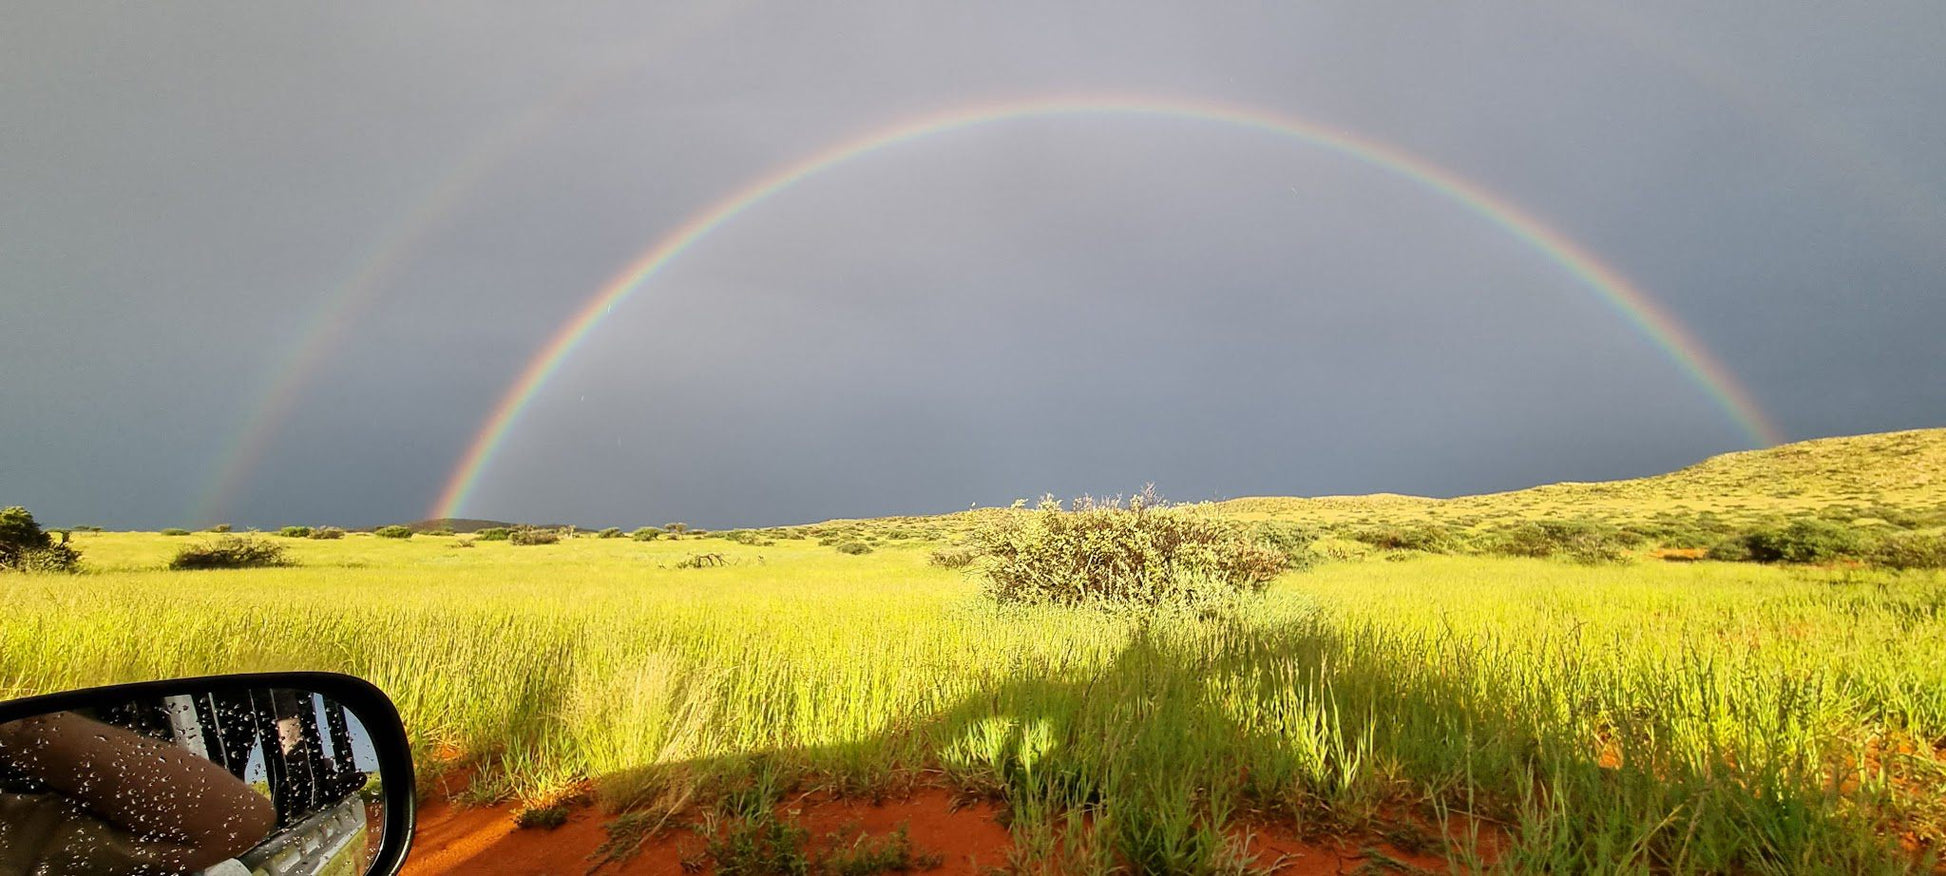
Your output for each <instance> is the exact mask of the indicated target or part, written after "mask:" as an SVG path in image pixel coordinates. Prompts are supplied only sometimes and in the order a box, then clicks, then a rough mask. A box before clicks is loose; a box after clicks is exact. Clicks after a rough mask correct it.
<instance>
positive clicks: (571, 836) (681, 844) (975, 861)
mask: <svg viewBox="0 0 1946 876" xmlns="http://www.w3.org/2000/svg"><path fill="white" fill-rule="evenodd" d="M954 804H955V801H954V800H953V798H952V797H951V796H950V795H949V794H948V793H947V792H945V791H941V790H937V789H929V790H920V791H917V792H915V793H914V794H913V795H912V796H910V797H907V798H905V799H903V800H890V801H886V802H883V803H880V804H873V803H870V802H867V801H862V800H833V799H817V800H808V799H807V800H803V801H799V802H797V803H795V804H786V805H785V806H784V808H783V810H782V811H781V812H780V814H781V815H783V816H784V817H785V818H787V819H790V820H793V821H796V822H798V823H800V824H802V825H803V826H805V827H806V828H808V829H809V830H810V832H811V835H812V836H813V837H814V838H821V837H824V836H825V835H827V834H829V833H831V832H833V831H839V830H844V829H862V830H863V831H864V832H865V833H867V834H869V835H871V836H874V837H879V836H883V835H885V834H888V833H890V832H892V831H893V830H895V829H897V828H898V826H899V825H901V824H903V825H905V826H906V829H907V832H908V834H909V836H910V837H911V839H912V844H913V846H914V848H915V849H916V850H918V851H921V852H932V853H937V854H939V855H942V856H943V857H944V859H945V861H944V863H943V864H942V865H941V866H940V867H939V868H938V869H935V870H931V871H928V872H930V873H937V874H942V876H945V874H983V873H989V872H995V871H996V870H1003V869H1004V868H1005V866H1006V864H1007V856H1008V852H1009V850H1010V849H1011V847H1012V842H1011V840H1010V839H1009V837H1008V835H1007V830H1006V829H1005V828H1003V827H1001V826H1000V824H999V823H998V822H997V821H996V820H995V814H996V810H995V808H994V807H993V806H992V805H991V804H987V803H973V804H966V803H964V802H961V803H960V805H958V806H957V808H956V807H955V805H954ZM606 820H607V816H605V815H603V814H602V813H601V811H600V810H599V809H596V808H593V807H580V808H577V809H575V810H574V811H573V813H572V814H571V815H570V816H569V818H568V822H567V823H566V824H564V825H562V826H560V827H558V828H554V829H552V830H546V829H528V830H522V829H519V828H516V827H515V826H514V822H513V813H512V809H511V808H510V807H507V806H490V807H471V808H469V807H459V806H453V805H451V804H449V803H445V802H433V803H430V804H428V805H427V806H425V807H423V808H422V809H421V811H420V813H419V831H418V834H417V836H416V837H415V839H414V841H413V849H412V856H411V858H410V860H409V861H408V862H407V863H406V868H405V872H406V874H407V876H440V874H483V876H495V874H538V876H584V874H587V873H588V869H589V867H590V866H591V865H592V864H593V862H592V861H591V860H590V859H589V855H590V854H591V853H593V852H594V850H595V848H596V847H597V846H599V845H601V843H602V841H603V840H605V839H606V838H607V833H606V831H604V830H603V828H602V825H603V823H604V822H605V821H606ZM1239 833H1240V835H1246V833H1245V832H1244V831H1240V832H1239ZM1247 838H1248V849H1249V852H1250V853H1251V854H1252V855H1254V856H1255V860H1256V863H1257V865H1258V866H1261V867H1265V868H1267V869H1270V870H1271V871H1272V872H1275V873H1280V874H1289V876H1317V874H1339V873H1350V872H1353V871H1355V870H1358V869H1359V867H1360V866H1361V865H1364V864H1367V863H1377V861H1375V859H1374V857H1373V855H1372V854H1371V852H1372V851H1373V850H1376V851H1377V852H1378V853H1379V854H1381V855H1383V856H1384V857H1386V858H1389V859H1391V860H1393V861H1398V862H1401V863H1404V864H1407V865H1410V866H1412V867H1417V868H1420V869H1421V870H1423V871H1425V872H1429V873H1445V872H1448V870H1449V867H1448V864H1447V861H1446V860H1445V859H1444V858H1442V857H1439V856H1437V855H1428V854H1413V853H1409V852H1405V851H1403V850H1400V849H1398V848H1397V847H1395V846H1392V845H1391V844H1389V843H1386V842H1384V841H1383V840H1381V839H1379V838H1378V837H1362V838H1360V837H1344V838H1334V839H1329V840H1325V841H1322V842H1317V841H1306V840H1302V839H1299V838H1297V837H1296V836H1294V835H1292V834H1291V833H1290V832H1289V831H1287V830H1279V829H1278V828H1277V827H1276V826H1265V825H1259V826H1253V827H1250V828H1248V829H1247ZM1494 839H1497V837H1489V836H1484V835H1483V836H1482V838H1481V842H1482V845H1483V846H1485V847H1486V848H1484V849H1483V851H1484V852H1487V853H1489V854H1490V851H1491V846H1492V844H1493V842H1492V841H1493V840H1494ZM702 845H703V840H702V838H701V837H699V836H697V835H696V834H695V833H694V832H693V831H690V830H687V829H675V830H665V831H664V832H663V833H662V835H661V836H659V837H657V838H655V839H653V840H651V841H649V842H648V843H646V844H644V845H643V847H642V849H641V851H640V853H639V854H637V855H636V856H635V857H633V858H632V859H630V860H628V861H627V862H626V863H622V864H614V863H609V864H605V865H603V866H602V867H600V869H599V870H597V871H595V872H596V873H598V874H616V876H641V874H658V876H662V874H667V876H674V874H681V873H683V869H682V860H683V859H684V858H685V857H689V856H693V855H695V853H696V852H697V851H699V850H700V849H701V847H702Z"/></svg>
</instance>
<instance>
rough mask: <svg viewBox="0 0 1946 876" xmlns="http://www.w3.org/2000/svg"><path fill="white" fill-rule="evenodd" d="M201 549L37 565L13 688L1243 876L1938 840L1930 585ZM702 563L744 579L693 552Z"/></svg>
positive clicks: (1436, 567)
mask: <svg viewBox="0 0 1946 876" xmlns="http://www.w3.org/2000/svg"><path fill="white" fill-rule="evenodd" d="M191 538H193V536H192V537H191ZM182 540H183V539H181V538H165V537H161V536H152V535H139V534H101V535H83V536H80V537H79V545H80V547H81V548H82V549H83V550H84V551H85V559H86V562H87V564H88V565H89V566H90V567H91V568H92V569H94V570H95V571H93V572H91V573H89V574H85V575H82V576H78V577H56V576H10V577H7V578H5V579H4V584H5V586H6V587H7V591H6V602H7V610H6V612H5V613H4V614H0V696H9V695H21V694H26V693H32V692H37V691H44V690H51V689H58V688H68V687H77V686H83V685H89V684H98V683H107V682H115V681H127V680H136V679H144V678H154V677H160V676H175V675H191V674H201V673H209V672H228V671H244V670H272V669H329V670H337V671H344V672H351V673H354V674H357V675H361V676H364V677H367V678H370V679H372V680H373V681H375V682H376V683H378V684H379V685H380V686H381V687H383V688H384V689H385V690H387V691H388V692H390V693H391V694H392V696H393V697H394V699H395V700H396V701H397V702H398V704H399V707H400V709H401V711H402V712H403V714H404V715H405V717H406V720H407V723H408V726H409V729H410V731H411V733H412V734H413V736H414V739H415V744H416V745H417V746H418V747H419V748H420V750H421V752H422V754H424V755H425V756H426V758H427V760H428V762H431V760H432V759H433V756H434V753H435V752H437V753H440V754H441V755H450V754H453V753H459V754H461V755H462V756H464V757H467V758H470V759H473V760H474V761H476V762H477V763H479V764H481V765H482V769H481V771H480V773H479V778H478V780H477V786H478V787H477V791H478V795H479V796H483V797H491V796H497V795H509V796H515V797H521V798H525V799H528V800H536V801H538V800H545V799H548V798H550V797H553V796H558V795H560V794H562V793H564V792H565V791H568V790H570V789H573V788H578V787H581V786H582V785H583V783H592V786H593V787H594V788H595V790H596V791H597V793H598V794H599V796H600V798H601V800H602V802H603V803H604V804H606V805H608V806H610V807H616V808H623V807H628V806H632V805H641V804H646V803H649V802H653V801H655V800H658V799H661V800H663V801H664V802H665V803H666V802H668V800H669V799H672V798H674V799H681V798H684V797H689V798H693V799H697V800H705V799H708V798H710V797H711V795H713V794H719V793H721V792H722V791H723V790H724V789H726V788H733V787H740V786H742V785H741V784H740V783H745V782H747V781H748V779H749V777H751V776H753V775H757V774H758V773H759V772H761V773H762V774H764V775H776V774H778V773H779V772H781V773H783V774H786V775H788V776H790V777H791V779H792V780H793V781H797V782H802V783H812V784H824V785H828V786H830V787H832V788H835V789H839V790H848V791H866V790H870V789H873V788H882V787H887V786H894V785H897V784H900V783H908V782H917V781H923V782H944V783H948V784H952V785H955V786H958V787H964V788H967V789H971V790H973V791H976V792H982V793H991V794H994V795H997V796H998V797H1000V798H1002V799H1004V800H1005V802H1006V803H1007V804H1008V806H1009V808H1010V809H1011V810H1012V812H1013V814H1014V819H1013V826H1014V831H1015V834H1016V836H1017V838H1018V839H1019V841H1020V845H1021V848H1022V849H1023V852H1024V853H1025V854H1026V855H1027V856H1028V857H1029V858H1030V859H1033V860H1038V861H1039V862H1041V866H1046V867H1049V868H1055V869H1060V868H1068V869H1084V870H1085V869H1098V868H1101V867H1105V866H1108V865H1110V864H1112V863H1115V862H1121V863H1123V864H1127V865H1130V866H1135V867H1138V868H1148V869H1150V870H1156V871H1172V870H1198V869H1202V870H1211V869H1217V868H1218V867H1219V865H1222V864H1223V863H1224V862H1225V861H1230V862H1232V863H1233V859H1234V852H1235V849H1234V848H1233V842H1232V840H1231V831H1228V830H1226V829H1225V826H1226V823H1227V824H1229V825H1230V826H1235V825H1236V824H1240V823H1243V822H1244V821H1246V820H1250V819H1260V820H1261V819H1269V820H1275V821H1277V822H1279V823H1283V824H1287V825H1290V824H1295V825H1299V826H1302V827H1303V828H1304V829H1307V830H1340V829H1346V828H1359V827H1361V826H1365V825H1370V824H1376V823H1380V822H1383V821H1385V820H1388V819H1395V818H1397V817H1400V816H1401V815H1402V814H1409V813H1416V814H1421V815H1430V814H1434V813H1438V812H1441V811H1461V812H1466V813H1470V814H1473V815H1476V816H1479V817H1481V818H1484V819H1488V820H1487V821H1484V822H1482V823H1483V824H1486V825H1488V826H1489V829H1493V830H1502V829H1504V830H1507V831H1510V832H1511V833H1512V834H1513V835H1514V842H1513V843H1512V845H1511V847H1510V849H1509V851H1507V852H1506V853H1505V855H1504V856H1503V857H1502V858H1501V863H1502V865H1503V866H1505V867H1507V868H1509V869H1519V870H1527V871H1555V872H1565V871H1582V870H1604V871H1618V870H1675V871H1721V870H1738V869H1743V870H1756V871H1768V872H1779V873H1785V872H1815V871H1830V872H1870V871H1898V870H1902V869H1906V868H1907V867H1910V866H1914V861H1915V859H1914V858H1912V857H1910V856H1909V855H1908V854H1907V852H1906V851H1904V850H1902V849H1901V847H1900V842H1901V841H1902V840H1903V841H1906V842H1908V843H1917V844H1919V845H1920V846H1924V845H1925V844H1926V843H1930V842H1937V841H1938V840H1939V838H1940V835H1941V832H1942V830H1946V792H1942V791H1941V790H1940V788H1941V786H1942V784H1943V783H1946V761H1942V760H1941V758H1940V756H1939V755H1938V753H1937V751H1936V747H1938V746H1941V745H1943V744H1946V617H1943V616H1942V613H1943V611H1946V579H1943V578H1942V577H1940V576H1939V575H1938V574H1919V575H1904V576H1898V575H1891V574H1886V573H1864V572H1842V571H1791V570H1782V569H1775V568H1765V567H1758V566H1751V565H1728V564H1713V563H1701V564H1690V565H1677V564H1661V563H1652V562H1644V563H1637V564H1634V565H1630V566H1601V567H1581V566H1572V565H1567V564H1562V563H1555V562H1549V561H1539V560H1504V559H1486V558H1462V557H1424V558H1419V559H1411V560H1407V561H1402V562H1387V561H1378V560H1374V561H1369V562H1352V563H1328V564H1325V565H1323V566H1321V567H1319V568H1318V569H1315V570H1313V571H1310V572H1305V573H1296V574H1289V575H1286V576H1285V577H1284V578H1282V579H1280V580H1279V581H1278V582H1277V583H1276V584H1275V585H1274V586H1273V587H1272V590H1271V592H1270V593H1269V595H1268V596H1266V597H1265V598H1264V599H1263V601H1262V602H1261V603H1258V604H1254V605H1252V606H1250V607H1249V608H1248V610H1247V611H1245V612H1244V613H1242V614H1241V615H1239V616H1234V617H1220V618H1195V617H1157V618H1148V619H1136V618H1127V617H1112V616H1106V615H1102V614H1098V613H1094V612H1091V611H1087V610H1061V609H1051V608H1050V609H1018V608H1014V609H1004V610H1003V609H999V608H995V607H992V606H990V605H988V604H986V603H985V602H983V601H982V600H981V599H980V598H979V595H978V587H977V585H976V584H975V583H974V582H972V581H971V580H969V579H968V578H966V577H965V576H964V575H963V574H962V573H961V572H957V571H948V570H943V569H939V568H935V567H932V566H929V565H928V564H927V562H926V558H927V552H928V549H929V547H930V545H927V544H923V543H918V542H913V543H910V544H903V543H892V542H884V543H881V544H880V545H878V549H877V550H876V551H875V552H874V553H871V554H868V555H864V556H845V555H841V554H839V553H838V552H837V551H835V550H834V549H832V548H831V547H820V546H817V545H816V544H815V543H813V542H810V541H805V540H786V541H781V542H779V543H777V544H775V545H771V546H766V547H751V546H745V545H738V544H730V543H727V542H724V541H721V540H716V539H710V540H689V539H686V540H681V541H673V542H672V541H657V542H648V543H643V542H633V541H628V540H597V539H591V538H582V539H572V540H568V541H565V542H562V543H561V544H558V545H550V546H534V547H515V546H511V545H508V544H507V543H505V542H481V543H478V544H477V545H475V546H474V547H471V548H464V549H462V548H456V547H454V546H453V545H454V543H455V542H456V540H455V539H453V538H436V537H424V536H421V537H417V538H413V539H411V540H409V541H393V540H386V539H376V538H370V537H362V536H353V537H349V538H346V539H343V540H341V541H322V542H313V541H307V540H298V539H292V540H281V539H280V542H282V543H285V544H287V545H288V546H289V547H290V549H291V552H292V557H293V559H294V560H295V561H296V562H297V563H299V565H298V566H295V567H292V568H279V569H264V570H249V571H225V572H167V571H162V570H161V569H160V567H161V566H162V565H164V564H165V563H166V562H167V560H168V557H169V556H170V555H171V553H172V552H173V550H174V547H175V546H176V545H177V544H180V543H181V542H182ZM702 551H707V552H711V553H720V554H723V555H724V556H725V557H726V558H727V559H729V560H730V561H732V565H729V566H726V567H722V568H705V569H678V568H675V566H676V564H677V563H678V561H680V560H681V559H683V558H684V557H686V556H688V555H690V554H692V553H696V552H702ZM1080 813H1085V814H1087V815H1088V816H1089V817H1088V818H1087V819H1086V820H1085V821H1074V822H1073V824H1074V825H1076V829H1077V830H1081V831H1082V833H1080V834H1077V833H1076V832H1075V830H1065V831H1064V830H1060V829H1058V828H1060V827H1061V826H1062V825H1065V824H1069V819H1070V818H1071V817H1073V816H1075V815H1076V814H1080ZM1082 825H1085V827H1082ZM1451 854H1452V856H1453V860H1454V861H1455V862H1456V863H1463V862H1464V861H1465V860H1466V855H1467V850H1466V849H1464V848H1456V849H1454V850H1452V852H1451Z"/></svg>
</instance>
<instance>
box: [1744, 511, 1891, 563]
mask: <svg viewBox="0 0 1946 876" xmlns="http://www.w3.org/2000/svg"><path fill="white" fill-rule="evenodd" d="M1743 547H1744V549H1745V550H1747V551H1749V554H1750V559H1752V560H1755V561H1757V562H1759V563H1825V562H1830V561H1832V560H1838V559H1843V558H1845V557H1855V556H1858V555H1860V554H1861V553H1862V552H1863V550H1864V547H1865V544H1864V541H1863V540H1862V539H1860V538H1859V537H1858V533H1857V532H1856V531H1854V530H1853V529H1852V528H1851V527H1849V526H1846V525H1844V524H1842V523H1833V522H1831V521H1829V520H1818V519H1815V518H1808V517H1807V518H1803V519H1799V520H1793V521H1791V522H1790V524H1789V525H1787V526H1785V527H1783V528H1782V529H1760V530H1757V531H1755V532H1751V533H1747V534H1745V535H1744V536H1743Z"/></svg>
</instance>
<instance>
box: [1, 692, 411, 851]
mask: <svg viewBox="0 0 1946 876" xmlns="http://www.w3.org/2000/svg"><path fill="white" fill-rule="evenodd" d="M377 771H378V766H377V756H376V754H375V753H374V751H373V748H372V742H371V738H370V736H369V735H367V734H366V732H365V728H364V726H363V725H362V724H360V723H359V721H358V718H357V716H356V715H354V714H352V713H351V712H350V711H349V710H347V709H345V708H344V707H343V706H342V705H340V704H339V703H337V702H335V701H332V700H329V699H327V698H325V697H324V696H322V695H320V694H317V693H313V692H310V691H303V690H292V689H288V688H277V689H268V688H267V689H258V690H231V691H224V692H221V693H201V694H192V695H182V696H167V697H153V698H149V699H143V700H135V701H130V702H126V703H120V704H116V705H113V706H109V707H104V708H94V709H78V710H72V711H63V712H50V713H47V714H43V715H36V716H33V717H29V718H24V719H21V720H18V721H11V722H8V723H6V724H0V876H41V874H55V873H61V874H69V873H72V874H118V876H119V874H161V873H205V874H209V876H246V874H251V873H266V874H275V876H361V874H364V873H365V872H366V871H367V870H368V869H369V866H370V862H371V859H372V855H373V853H374V852H375V851H376V850H377V849H378V844H379V840H380V838H381V837H380V834H381V833H382V832H383V825H384V819H385V813H384V803H383V800H384V797H383V794H382V793H381V791H380V784H379V781H380V779H379V775H378V772H377Z"/></svg>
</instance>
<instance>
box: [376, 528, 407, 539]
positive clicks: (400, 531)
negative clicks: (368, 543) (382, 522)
mask: <svg viewBox="0 0 1946 876" xmlns="http://www.w3.org/2000/svg"><path fill="white" fill-rule="evenodd" d="M372 534H373V535H376V536H378V537H379V538H397V539H407V538H411V537H412V527H410V526H401V525H398V524H393V525H391V526H381V527H379V528H377V529H374V530H372Z"/></svg>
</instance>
